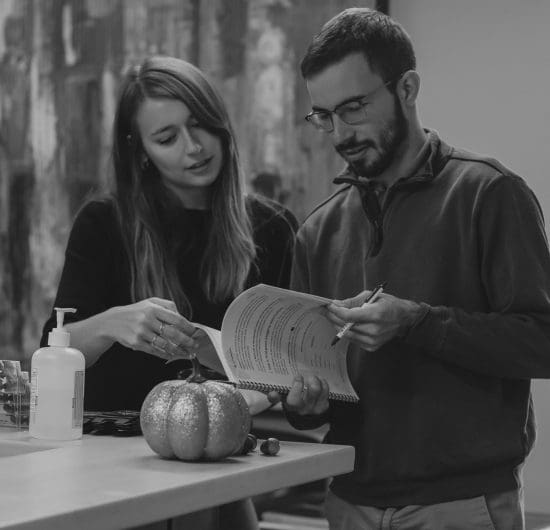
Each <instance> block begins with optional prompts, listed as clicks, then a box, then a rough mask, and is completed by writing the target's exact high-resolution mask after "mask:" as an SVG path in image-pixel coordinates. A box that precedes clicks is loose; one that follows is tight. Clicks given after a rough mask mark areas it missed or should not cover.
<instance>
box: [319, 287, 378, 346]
mask: <svg viewBox="0 0 550 530" xmlns="http://www.w3.org/2000/svg"><path fill="white" fill-rule="evenodd" d="M386 283H387V282H383V283H381V284H380V285H377V286H376V287H375V288H374V290H373V291H372V293H371V294H370V295H369V297H368V298H367V299H366V300H365V301H364V302H363V304H362V305H361V307H365V306H366V305H368V304H372V303H373V302H374V301H376V298H377V297H378V295H379V294H380V293H381V292H382V291H383V290H384V287H386ZM354 324H355V322H347V323H346V324H344V326H343V327H342V329H341V330H340V331H339V332H338V333H336V336H335V337H334V338H333V339H332V342H331V343H330V345H331V346H334V345H335V344H336V343H337V342H338V341H339V340H340V339H341V338H342V337H343V336H344V335H345V334H346V333H347V332H348V331H349V330H350V329H351V328H352V327H353V325H354Z"/></svg>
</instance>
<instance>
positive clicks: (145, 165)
mask: <svg viewBox="0 0 550 530" xmlns="http://www.w3.org/2000/svg"><path fill="white" fill-rule="evenodd" d="M149 163H150V161H149V157H147V156H146V157H145V158H144V159H143V160H142V161H141V164H140V165H141V169H142V170H143V171H145V170H146V169H149Z"/></svg>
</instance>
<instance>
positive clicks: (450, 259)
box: [285, 8, 550, 530]
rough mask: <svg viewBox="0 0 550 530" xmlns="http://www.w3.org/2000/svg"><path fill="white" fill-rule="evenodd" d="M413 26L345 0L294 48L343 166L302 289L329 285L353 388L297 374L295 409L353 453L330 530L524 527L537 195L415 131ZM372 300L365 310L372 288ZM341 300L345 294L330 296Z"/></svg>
mask: <svg viewBox="0 0 550 530" xmlns="http://www.w3.org/2000/svg"><path fill="white" fill-rule="evenodd" d="M415 68H416V59H415V55H414V51H413V47H412V43H411V41H410V38H409V36H408V35H407V34H406V33H405V31H404V29H403V28H402V27H401V26H400V25H399V24H397V23H396V22H395V21H393V20H392V19H390V18H389V17H387V16H385V15H383V14H381V13H378V12H376V11H372V10H369V9H360V8H353V9H348V10H346V11H343V12H342V13H340V14H339V15H337V16H336V17H334V18H333V19H332V20H330V21H329V22H328V23H327V24H325V26H324V27H323V28H322V30H321V32H320V33H319V34H318V35H317V36H315V37H314V39H313V41H312V43H311V45H310V47H309V49H308V50H307V53H306V55H305V58H304V59H303V61H302V65H301V69H302V74H303V76H304V78H305V81H306V83H307V89H308V92H309V95H310V98H311V102H312V112H311V113H310V114H309V115H308V116H307V117H306V119H307V120H308V121H309V122H310V123H311V124H312V125H314V126H315V127H316V128H317V129H319V130H320V131H321V133H323V134H327V135H328V136H329V138H330V139H331V141H332V143H333V144H334V147H335V149H336V150H337V151H338V153H340V155H341V156H342V157H343V158H344V159H345V161H346V162H347V167H346V170H345V171H344V173H343V174H342V175H340V176H339V177H338V178H337V179H335V182H337V183H340V184H341V186H340V187H339V189H337V191H336V192H335V193H334V194H333V195H332V196H331V197H330V198H328V199H327V200H326V201H325V202H324V203H323V204H321V205H320V206H319V207H318V208H317V209H316V210H315V211H314V212H313V213H312V214H311V215H310V216H309V218H308V219H307V220H306V221H305V223H304V225H303V227H302V228H301V229H300V231H299V233H298V236H297V244H296V254H295V263H294V266H293V277H292V281H291V283H292V288H293V289H295V290H299V291H306V292H309V293H313V294H316V295H321V296H325V297H329V298H331V299H334V300H335V302H334V303H333V304H331V305H330V306H329V309H328V314H329V318H330V319H331V321H332V322H333V323H334V325H335V329H338V328H339V327H340V326H342V325H343V324H344V323H345V322H353V323H354V326H353V328H352V329H351V331H350V332H348V333H347V335H346V338H348V339H349V340H350V343H351V346H350V349H349V352H348V369H349V373H350V377H351V379H352V382H353V384H354V387H355V388H356V390H357V392H358V394H359V397H360V402H359V404H357V405H350V404H346V403H342V402H331V403H330V405H329V402H328V399H327V394H328V389H327V386H326V383H325V382H324V381H320V380H318V379H317V378H315V377H311V376H308V377H302V376H299V377H297V378H296V380H295V382H294V386H293V388H292V390H291V392H290V393H289V395H288V397H287V400H286V404H285V410H286V411H287V416H288V418H289V420H290V421H291V423H293V424H294V425H295V426H297V427H298V428H311V427H314V426H317V425H319V424H321V423H323V422H326V421H329V422H330V433H329V437H328V441H330V442H332V443H339V444H350V445H353V446H355V449H356V464H355V470H354V471H353V472H352V473H350V474H348V475H345V476H341V477H336V478H335V479H334V481H333V482H332V484H331V487H330V492H329V494H328V497H327V504H326V509H327V517H328V519H329V522H330V528H331V530H335V529H337V530H351V529H353V530H356V529H363V528H376V529H378V528H388V529H389V528H399V529H412V528H433V529H442V528H453V529H469V530H471V529H474V528H493V527H494V528H497V529H499V530H500V529H512V528H513V529H516V528H523V509H522V493H521V466H522V464H523V462H524V459H525V457H526V456H527V454H528V453H529V451H530V450H531V448H532V445H533V442H534V434H535V428H534V418H533V408H532V402H531V394H530V380H531V379H533V378H539V377H544V378H546V377H550V257H549V252H548V247H547V242H546V237H545V233H544V223H543V218H542V212H541V209H540V206H539V204H538V202H537V200H536V198H535V196H534V195H533V193H532V192H531V190H530V189H529V188H528V187H527V185H526V184H525V182H524V181H523V180H522V179H521V178H520V177H518V176H517V175H514V174H513V173H512V172H511V171H510V170H508V169H507V168H505V167H504V166H503V165H502V164H500V163H499V162H497V161H496V160H493V159H489V158H486V157H481V156H479V155H475V154H472V153H469V152H466V151H464V150H461V149H456V148H454V147H451V146H449V145H447V144H446V143H445V142H444V141H442V140H441V139H440V138H439V136H438V134H437V133H435V132H434V131H429V130H425V129H423V128H422V126H421V123H420V121H419V118H418V115H417V109H416V99H417V95H418V92H419V86H420V80H419V75H418V73H417V72H416V71H415ZM382 282H387V286H386V288H385V291H384V292H383V293H382V294H381V295H380V296H379V297H378V298H377V299H376V301H375V302H373V303H371V304H368V305H365V306H363V307H361V304H362V302H363V300H364V299H365V296H366V295H367V294H368V292H369V291H371V290H372V289H373V288H374V287H375V286H376V285H378V284H380V283H382ZM337 300H339V301H337Z"/></svg>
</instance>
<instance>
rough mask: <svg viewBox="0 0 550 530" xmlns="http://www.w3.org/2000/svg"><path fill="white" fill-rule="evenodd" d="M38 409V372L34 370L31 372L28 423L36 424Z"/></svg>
mask: <svg viewBox="0 0 550 530" xmlns="http://www.w3.org/2000/svg"><path fill="white" fill-rule="evenodd" d="M37 407H38V370H37V369H36V368H35V369H34V370H32V372H31V402H30V407H29V408H30V418H29V423H30V424H31V425H34V424H35V423H36V408H37Z"/></svg>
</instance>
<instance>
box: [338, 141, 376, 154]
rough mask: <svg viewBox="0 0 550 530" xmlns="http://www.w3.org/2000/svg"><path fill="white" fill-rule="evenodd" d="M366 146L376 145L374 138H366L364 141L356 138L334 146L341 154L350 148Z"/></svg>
mask: <svg viewBox="0 0 550 530" xmlns="http://www.w3.org/2000/svg"><path fill="white" fill-rule="evenodd" d="M365 147H373V148H375V147H376V144H375V143H374V142H373V141H372V140H365V141H363V142H357V141H356V140H354V139H350V140H347V141H345V142H342V143H339V144H338V145H335V146H334V148H335V149H336V151H338V152H339V153H341V154H345V153H346V151H348V150H350V149H364V148H365Z"/></svg>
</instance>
